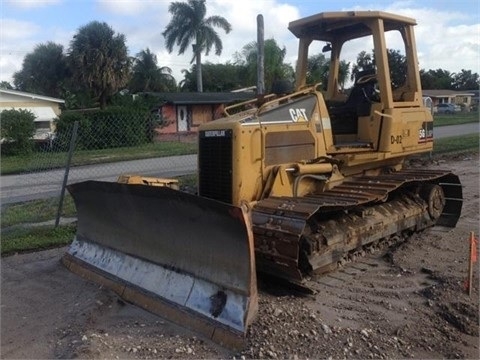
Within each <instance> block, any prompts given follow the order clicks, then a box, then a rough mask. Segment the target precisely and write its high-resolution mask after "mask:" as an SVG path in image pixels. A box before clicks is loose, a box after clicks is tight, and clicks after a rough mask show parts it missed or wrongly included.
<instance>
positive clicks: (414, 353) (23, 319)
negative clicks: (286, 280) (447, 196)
mask: <svg viewBox="0 0 480 360" xmlns="http://www.w3.org/2000/svg"><path fill="white" fill-rule="evenodd" d="M478 165H479V164H478V154H472V155H469V156H459V157H451V158H449V159H446V160H440V161H439V162H428V163H422V162H419V161H417V162H413V163H412V165H411V166H413V167H415V166H418V167H424V166H429V167H431V168H435V169H440V168H441V169H451V170H453V171H454V172H455V173H456V174H458V175H459V176H460V179H461V181H462V184H463V185H464V198H465V202H464V206H463V211H462V217H461V218H460V221H459V223H458V226H457V228H455V229H454V230H451V231H449V232H442V231H438V230H436V229H431V230H428V231H426V232H424V233H422V234H417V235H415V236H413V237H412V238H410V239H409V240H408V241H406V242H404V243H402V244H400V245H399V246H397V247H396V248H394V249H390V250H389V251H387V250H385V251H383V252H382V251H380V252H377V253H374V254H371V255H368V256H366V257H364V258H362V259H360V260H359V261H357V262H355V263H351V264H348V265H347V266H345V267H344V268H342V269H340V270H338V271H336V272H334V273H330V274H327V275H325V276H322V277H318V278H314V279H312V284H314V287H315V288H316V290H317V291H318V294H317V295H316V296H314V297H313V296H310V297H308V296H298V294H295V293H293V292H292V291H291V290H290V289H288V288H285V287H282V286H280V285H274V284H271V283H270V282H269V281H268V280H266V279H260V312H259V316H258V318H257V320H256V322H255V323H254V325H253V326H252V327H251V330H250V332H249V335H248V338H247V345H246V348H245V350H244V351H243V352H242V353H237V354H233V353H230V352H229V351H227V350H226V349H222V348H220V347H218V346H216V345H214V344H212V343H210V342H208V341H205V340H203V339H201V338H199V337H196V336H195V334H193V333H191V332H188V331H186V330H183V329H182V328H180V327H178V326H176V325H174V324H171V323H169V322H167V321H164V320H163V319H161V318H160V317H158V316H155V315H152V314H150V313H148V312H145V311H143V310H140V309H138V308H136V307H134V306H132V305H129V304H126V303H124V302H122V301H121V300H119V299H118V297H117V296H116V295H115V294H113V293H112V292H110V291H107V290H105V289H102V288H100V287H98V286H97V285H94V284H91V283H88V282H86V281H84V280H82V279H80V278H79V277H77V276H76V275H74V274H71V273H69V272H68V271H67V270H66V269H65V268H64V267H63V266H62V265H61V263H60V261H59V260H60V257H61V256H62V254H63V253H64V251H65V249H64V248H60V249H54V250H49V251H43V252H38V253H31V254H24V255H14V256H11V257H7V258H2V262H1V280H2V282H1V290H2V292H1V353H0V356H1V358H4V359H7V358H79V357H81V358H184V359H185V358H191V359H198V358H210V359H211V358H232V357H234V356H236V357H237V358H238V357H240V356H244V357H246V358H306V357H308V358H329V357H331V358H349V359H365V358H375V359H378V358H416V359H423V358H468V359H470V358H471V359H476V358H479V348H478V344H479V333H478V327H479V318H478V311H479V308H478V306H479V305H478V304H479V289H478V263H477V266H476V269H475V279H474V284H475V286H474V291H473V295H472V297H468V296H467V294H466V293H465V291H464V280H465V278H466V276H467V261H468V237H469V233H470V231H475V233H476V234H478V232H479V220H480V219H479V180H478V179H479V177H478V176H479V166H478Z"/></svg>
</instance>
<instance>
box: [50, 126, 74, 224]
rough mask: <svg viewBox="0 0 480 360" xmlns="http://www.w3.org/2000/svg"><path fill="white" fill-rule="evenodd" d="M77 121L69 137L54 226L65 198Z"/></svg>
mask: <svg viewBox="0 0 480 360" xmlns="http://www.w3.org/2000/svg"><path fill="white" fill-rule="evenodd" d="M77 132H78V121H75V123H74V124H73V131H72V137H71V138H70V147H69V149H68V156H67V165H66V166H65V174H64V175H63V184H62V191H61V193H60V202H59V203H58V209H57V217H56V219H55V228H56V227H58V225H59V224H60V216H61V215H62V209H63V199H64V198H65V189H66V187H67V181H68V174H69V172H70V164H71V162H72V156H73V150H74V149H75V143H76V142H77Z"/></svg>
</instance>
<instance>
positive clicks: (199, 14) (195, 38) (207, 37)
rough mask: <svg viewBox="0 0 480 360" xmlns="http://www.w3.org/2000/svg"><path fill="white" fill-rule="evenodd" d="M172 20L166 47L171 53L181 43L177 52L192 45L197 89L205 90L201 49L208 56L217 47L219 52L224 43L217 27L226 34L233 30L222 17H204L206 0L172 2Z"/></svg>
mask: <svg viewBox="0 0 480 360" xmlns="http://www.w3.org/2000/svg"><path fill="white" fill-rule="evenodd" d="M168 11H169V12H170V13H171V14H172V19H171V20H170V22H169V23H168V25H167V27H166V28H165V31H164V32H163V33H162V35H163V36H164V38H165V41H166V44H165V45H166V47H167V50H168V51H169V52H170V53H171V52H172V51H173V46H174V45H175V44H176V45H177V46H179V47H180V48H179V50H178V54H179V55H181V54H183V53H184V52H185V50H186V49H187V47H188V46H189V45H190V44H192V43H193V42H195V43H194V44H192V47H193V53H194V56H193V59H192V62H193V60H195V61H196V70H197V91H198V92H202V91H203V83H202V52H205V55H208V54H209V53H210V50H211V49H212V47H215V54H216V55H220V54H221V53H222V50H223V44H222V41H221V39H220V37H219V36H218V33H217V32H216V31H215V29H214V27H219V28H221V29H223V30H224V31H225V32H226V33H227V34H228V33H229V32H230V31H231V30H232V26H231V25H230V23H229V22H228V21H227V20H226V19H225V18H224V17H222V16H215V15H214V16H210V17H208V18H205V16H206V13H207V9H206V5H205V0H188V2H187V3H184V2H172V3H171V4H170V6H169V7H168Z"/></svg>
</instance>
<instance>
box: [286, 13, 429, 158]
mask: <svg viewBox="0 0 480 360" xmlns="http://www.w3.org/2000/svg"><path fill="white" fill-rule="evenodd" d="M414 25H416V22H415V20H413V19H411V18H407V17H403V16H398V15H393V14H389V13H385V12H381V11H352V12H347V13H345V12H330V13H320V14H317V15H313V16H310V17H307V18H304V19H300V20H297V21H293V22H291V23H290V25H289V29H290V31H292V33H293V34H294V35H295V36H297V37H298V38H299V40H300V42H299V50H298V63H297V71H296V74H297V78H296V88H297V90H300V89H302V88H303V87H305V86H306V85H307V84H306V78H307V71H308V56H309V49H314V48H315V46H317V47H318V46H323V45H325V43H326V44H327V45H326V46H324V47H323V51H330V64H329V70H328V82H327V84H324V88H323V91H322V93H323V97H324V99H325V104H326V109H327V112H328V114H321V117H322V119H323V118H329V119H330V128H331V133H332V136H333V141H325V142H326V143H332V146H331V147H330V148H329V149H327V152H328V153H331V154H334V153H342V152H360V151H382V150H385V149H382V147H383V148H385V146H382V144H384V143H385V141H384V140H385V139H382V136H384V137H385V138H386V137H387V136H388V137H389V136H390V134H387V133H386V131H387V130H388V129H389V128H388V129H387V128H383V129H382V124H383V122H384V120H385V119H386V118H388V119H390V120H391V119H392V116H396V114H398V111H397V112H396V111H395V109H399V108H403V109H405V108H420V107H422V106H423V105H422V102H421V99H422V95H421V85H420V75H419V69H418V61H417V56H416V49H415V39H414V33H413V26H414ZM387 33H388V35H387ZM387 42H388V45H389V46H387ZM399 47H400V48H401V49H400V50H396V49H398V48H399ZM372 48H373V54H372V55H373V56H370V55H369V54H370V52H371V49H372ZM362 50H363V51H362ZM314 51H315V50H311V52H312V53H314ZM361 51H362V52H361ZM360 52H361V53H360ZM359 53H360V54H362V55H363V56H364V60H367V61H364V62H363V63H362V65H361V66H357V65H355V66H353V67H352V66H350V67H348V65H351V63H352V56H353V57H355V56H357V54H359ZM342 60H343V61H342ZM395 60H397V63H396V66H392V68H391V69H390V67H389V61H390V62H392V61H395ZM348 63H350V64H348ZM345 65H347V68H349V70H350V69H351V71H349V70H347V71H349V73H350V74H353V75H351V76H348V75H347V76H345ZM399 67H400V71H398V70H399ZM345 80H346V81H345ZM346 87H350V89H349V90H345V88H346ZM327 133H328V132H327Z"/></svg>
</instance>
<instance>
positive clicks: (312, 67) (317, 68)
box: [307, 54, 350, 90]
mask: <svg viewBox="0 0 480 360" xmlns="http://www.w3.org/2000/svg"><path fill="white" fill-rule="evenodd" d="M329 67H330V62H329V60H328V59H327V58H325V55H323V54H318V55H312V56H309V57H308V60H307V84H315V83H322V88H323V89H324V90H326V89H327V84H328V74H329ZM338 73H339V74H338V75H339V79H338V80H339V85H340V87H341V88H342V90H343V88H344V87H345V83H346V82H347V80H348V75H349V73H350V63H349V62H346V61H345V60H341V61H340V69H339V72H338Z"/></svg>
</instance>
